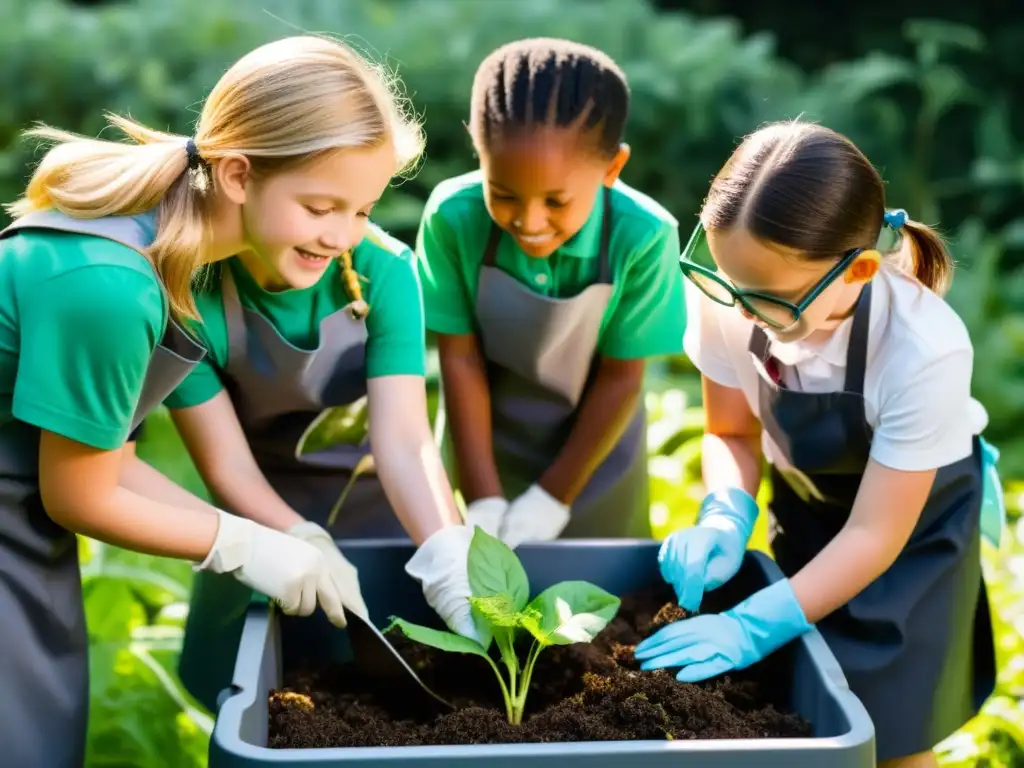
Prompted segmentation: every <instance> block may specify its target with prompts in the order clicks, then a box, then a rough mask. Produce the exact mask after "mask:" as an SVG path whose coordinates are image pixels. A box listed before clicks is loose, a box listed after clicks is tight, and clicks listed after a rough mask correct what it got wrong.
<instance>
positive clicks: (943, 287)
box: [897, 218, 953, 296]
mask: <svg viewBox="0 0 1024 768" xmlns="http://www.w3.org/2000/svg"><path fill="white" fill-rule="evenodd" d="M900 232H901V233H903V235H904V238H903V242H902V243H901V245H900V250H899V256H898V257H897V263H898V264H899V266H900V268H901V269H902V270H903V271H904V272H907V273H908V274H912V275H913V276H914V277H916V278H917V279H918V280H919V281H920V282H921V283H923V284H924V285H925V286H927V287H928V288H930V289H931V290H932V291H934V292H935V293H936V294H938V295H939V296H943V295H944V294H945V293H946V291H948V290H949V286H950V283H951V282H952V281H953V258H952V256H950V254H949V251H948V250H947V248H946V245H945V243H943V241H942V238H941V237H940V236H939V234H938V233H937V232H936V231H935V230H934V229H932V228H931V227H929V226H928V225H927V224H922V223H921V222H919V221H911V220H910V219H909V218H907V219H905V220H904V221H903V224H902V226H901V227H900Z"/></svg>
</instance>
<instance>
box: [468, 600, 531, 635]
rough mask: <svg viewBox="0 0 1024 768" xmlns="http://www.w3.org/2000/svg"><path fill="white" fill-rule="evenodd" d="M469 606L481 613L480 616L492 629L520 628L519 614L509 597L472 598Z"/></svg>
mask: <svg viewBox="0 0 1024 768" xmlns="http://www.w3.org/2000/svg"><path fill="white" fill-rule="evenodd" d="M469 604H470V605H471V606H473V607H474V608H476V609H477V610H478V611H480V615H481V616H482V617H483V618H484V620H485V621H486V622H487V623H488V624H490V625H491V627H507V628H509V629H515V628H516V627H518V626H519V612H518V611H516V610H515V609H514V608H513V607H512V598H510V597H509V596H508V595H487V596H486V597H471V598H469Z"/></svg>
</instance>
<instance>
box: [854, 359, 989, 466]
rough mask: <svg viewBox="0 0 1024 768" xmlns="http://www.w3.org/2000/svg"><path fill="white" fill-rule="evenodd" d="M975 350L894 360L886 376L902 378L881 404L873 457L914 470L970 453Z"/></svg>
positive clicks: (872, 449)
mask: <svg viewBox="0 0 1024 768" xmlns="http://www.w3.org/2000/svg"><path fill="white" fill-rule="evenodd" d="M973 363H974V353H973V350H971V349H970V348H967V349H964V348H959V349H956V350H953V351H950V352H949V353H948V354H945V355H943V356H941V357H939V358H937V359H936V358H933V359H931V360H928V361H924V360H920V358H918V357H917V356H912V358H911V360H909V361H908V360H906V359H904V360H902V361H900V360H896V359H894V360H893V361H892V362H891V363H890V365H889V368H888V370H886V371H885V374H884V375H885V376H886V377H894V378H897V379H898V384H896V385H895V386H894V387H892V388H890V387H885V389H888V390H889V392H888V393H887V394H886V395H885V396H884V397H883V398H882V401H881V402H880V403H879V413H878V427H877V428H876V429H875V433H874V439H873V440H872V443H871V458H873V459H874V460H875V461H877V462H878V463H879V464H883V465H885V466H887V467H891V468H892V469H898V470H904V471H908V472H913V471H920V470H926V469H936V468H939V467H943V466H946V465H947V464H952V463H953V462H955V461H959V460H960V459H963V458H966V457H967V456H969V455H970V454H971V450H972V447H973V442H972V441H973V429H972V422H971V418H970V414H971V372H972V368H973Z"/></svg>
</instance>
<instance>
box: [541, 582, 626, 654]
mask: <svg viewBox="0 0 1024 768" xmlns="http://www.w3.org/2000/svg"><path fill="white" fill-rule="evenodd" d="M619 604H620V600H619V598H617V597H615V596H614V595H612V594H610V593H608V592H605V591H604V590H603V589H601V588H600V587H597V586H595V585H593V584H590V583H588V582H586V581H562V582H559V583H558V584H555V585H554V586H551V587H548V588H547V589H545V590H544V591H543V592H541V593H540V594H539V595H537V597H535V598H534V599H533V601H532V602H531V603H530V605H529V606H528V608H532V609H533V610H535V611H536V612H538V613H539V614H540V615H541V620H540V622H539V626H534V627H531V626H530V623H524V627H525V628H526V629H527V631H529V632H530V634H532V635H533V636H534V637H535V638H537V640H538V641H539V642H540V643H542V644H543V645H571V644H572V643H589V642H591V641H592V640H593V639H594V637H595V636H596V635H597V633H598V632H600V631H601V630H602V629H604V628H605V627H606V626H607V625H608V622H609V621H611V620H612V619H613V618H615V614H616V613H617V612H618V610H619ZM538 630H539V631H538Z"/></svg>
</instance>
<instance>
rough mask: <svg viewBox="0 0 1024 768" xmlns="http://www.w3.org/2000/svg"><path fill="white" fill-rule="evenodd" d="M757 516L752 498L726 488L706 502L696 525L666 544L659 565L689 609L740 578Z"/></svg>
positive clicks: (707, 497)
mask: <svg viewBox="0 0 1024 768" xmlns="http://www.w3.org/2000/svg"><path fill="white" fill-rule="evenodd" d="M757 513H758V508H757V502H756V501H754V498H753V497H752V496H751V495H750V494H749V493H747V492H746V491H744V490H743V489H741V488H723V489H722V490H719V491H715V492H714V493H709V494H708V495H707V496H705V497H704V501H703V502H701V505H700V514H699V515H698V516H697V524H696V525H694V526H692V527H690V528H684V529H682V530H680V531H676V532H675V533H673V534H670V535H669V536H668V538H666V539H665V541H664V542H663V543H662V545H661V549H660V551H659V552H658V566H659V567H660V568H661V577H662V578H663V579H664V580H665V581H666V582H668V583H669V584H671V585H672V588H673V589H675V592H676V599H677V600H678V601H679V605H680V606H681V607H682V608H683V609H684V610H686V611H688V612H689V613H694V612H696V610H697V609H698V608H700V603H701V600H702V599H703V597H704V593H705V592H707V591H709V590H712V589H715V588H717V587H720V586H722V585H723V584H724V583H725V582H727V581H728V580H729V579H731V578H732V577H733V576H735V575H736V571H738V570H739V568H740V565H741V564H742V563H743V553H744V552H746V549H747V542H748V541H749V540H750V534H751V533H752V532H753V530H754V522H755V521H756V520H757Z"/></svg>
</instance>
